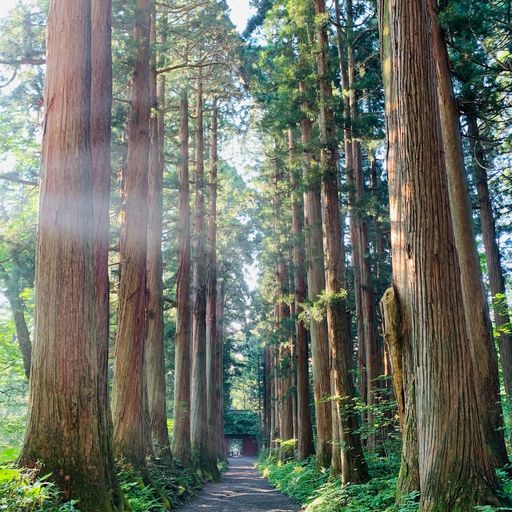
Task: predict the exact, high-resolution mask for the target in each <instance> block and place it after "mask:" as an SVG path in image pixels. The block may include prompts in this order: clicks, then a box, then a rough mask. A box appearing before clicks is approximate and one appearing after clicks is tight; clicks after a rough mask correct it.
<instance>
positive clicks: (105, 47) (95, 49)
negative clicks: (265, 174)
mask: <svg viewBox="0 0 512 512" xmlns="http://www.w3.org/2000/svg"><path fill="white" fill-rule="evenodd" d="M91 26H92V34H91V55H92V62H91V64H92V77H91V156H92V186H93V224H94V233H95V235H94V276H95V289H96V314H97V317H96V322H97V323H96V325H97V333H98V340H100V341H99V344H98V348H99V352H98V364H99V368H100V384H99V386H100V397H102V398H103V400H104V401H105V405H104V406H102V416H101V418H100V420H101V422H102V424H103V427H102V428H103V430H104V431H105V432H106V433H107V434H106V435H104V436H103V437H102V439H103V442H104V450H105V451H106V452H107V453H108V454H109V463H108V464H106V465H105V481H106V482H107V485H108V486H111V487H112V489H113V497H114V501H115V503H116V504H117V505H119V506H121V504H122V496H121V490H120V487H119V484H118V482H117V476H116V468H115V464H114V459H113V446H112V435H113V425H112V413H111V409H110V400H109V391H108V372H109V369H108V353H109V339H110V301H109V292H110V282H109V274H108V248H109V230H110V216H109V207H110V181H111V177H112V164H111V157H110V146H111V138H112V128H111V124H112V113H111V112H112V2H111V0H107V1H104V0H92V7H91Z"/></svg>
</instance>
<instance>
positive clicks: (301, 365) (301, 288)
mask: <svg viewBox="0 0 512 512" xmlns="http://www.w3.org/2000/svg"><path fill="white" fill-rule="evenodd" d="M289 147H290V155H291V156H290V159H291V186H292V216H293V219H292V225H293V240H294V243H293V266H294V270H295V273H294V278H295V318H296V320H295V338H296V342H295V346H296V347H297V358H296V382H297V385H296V387H297V443H298V444H297V449H298V458H299V460H302V459H306V458H307V457H309V456H310V455H313V453H315V447H314V445H313V430H312V426H311V410H310V408H309V355H308V331H307V329H306V325H305V324H304V321H303V320H301V319H300V318H299V316H300V315H301V313H302V312H303V308H302V304H304V302H306V278H305V276H306V264H305V254H304V199H303V195H302V193H301V185H300V176H299V174H298V173H299V172H300V171H299V170H298V169H296V163H295V151H296V149H295V141H294V134H293V130H292V129H290V130H289Z"/></svg>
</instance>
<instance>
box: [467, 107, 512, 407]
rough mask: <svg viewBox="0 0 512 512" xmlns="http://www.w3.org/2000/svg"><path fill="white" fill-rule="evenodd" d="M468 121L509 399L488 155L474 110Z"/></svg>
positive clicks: (511, 365)
mask: <svg viewBox="0 0 512 512" xmlns="http://www.w3.org/2000/svg"><path fill="white" fill-rule="evenodd" d="M466 119H467V123H468V135H469V143H470V147H471V155H472V162H473V176H474V181H475V184H476V191H477V195H478V207H479V209H478V211H479V213H480V225H481V227H482V237H483V239H484V249H485V261H486V265H487V274H488V276H489V288H490V290H491V298H492V304H493V307H494V321H495V323H496V331H497V333H498V346H499V349H500V361H501V369H502V372H503V384H504V386H505V393H506V395H507V400H508V401H510V400H511V399H512V334H510V333H509V332H508V326H509V325H510V314H509V311H508V303H507V300H506V288H505V276H504V274H503V268H502V266H501V255H500V250H499V247H498V236H497V234H496V224H495V221H494V213H493V209H492V203H491V195H490V193H489V183H488V181H487V158H486V154H485V151H484V149H483V148H482V146H481V144H480V143H479V141H480V133H479V129H478V122H477V119H476V116H475V115H474V114H468V115H467V116H466Z"/></svg>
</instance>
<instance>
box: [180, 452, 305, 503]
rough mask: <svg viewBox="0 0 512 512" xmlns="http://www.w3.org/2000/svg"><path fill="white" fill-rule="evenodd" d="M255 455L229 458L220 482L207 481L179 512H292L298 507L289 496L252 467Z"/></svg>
mask: <svg viewBox="0 0 512 512" xmlns="http://www.w3.org/2000/svg"><path fill="white" fill-rule="evenodd" d="M255 463H256V459H255V458H247V457H240V458H232V459H229V470H228V471H226V473H224V474H223V475H222V481H220V482H218V483H211V484H208V485H206V486H205V487H204V489H203V490H202V491H201V492H200V493H199V494H198V495H197V496H196V497H195V498H194V499H193V500H192V501H191V502H190V503H189V504H187V505H185V506H184V507H182V508H180V509H179V510H180V512H197V511H198V510H205V511H212V512H213V511H218V512H293V511H298V510H300V507H299V506H298V505H296V504H294V503H293V502H292V501H291V500H290V498H288V497H287V496H285V495H284V494H281V493H280V492H279V491H278V490H276V489H274V488H273V487H272V486H271V485H270V484H269V483H268V482H267V480H265V479H264V478H262V476H261V475H260V474H259V473H258V470H257V469H256V468H255V467H254V465H255Z"/></svg>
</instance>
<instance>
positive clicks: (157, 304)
mask: <svg viewBox="0 0 512 512" xmlns="http://www.w3.org/2000/svg"><path fill="white" fill-rule="evenodd" d="M156 31H157V29H156V6H155V5H153V12H152V15H151V42H152V45H153V55H152V58H151V83H150V92H151V103H152V115H151V119H150V147H149V169H148V171H149V172H148V235H147V244H148V245H147V255H146V279H147V295H146V300H147V304H146V333H147V334H146V346H145V352H146V355H145V369H146V375H147V386H148V414H149V426H150V429H151V440H152V445H153V450H154V452H155V455H157V456H159V457H162V458H164V459H165V460H166V461H167V462H170V460H171V448H170V445H169V432H168V430H167V405H166V402H167V400H166V399H167V396H166V389H165V348H164V318H163V259H162V214H163V178H164V166H165V164H164V108H165V105H164V102H165V76H164V75H160V77H158V78H157V70H156V48H155V46H156V43H157V37H156Z"/></svg>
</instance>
